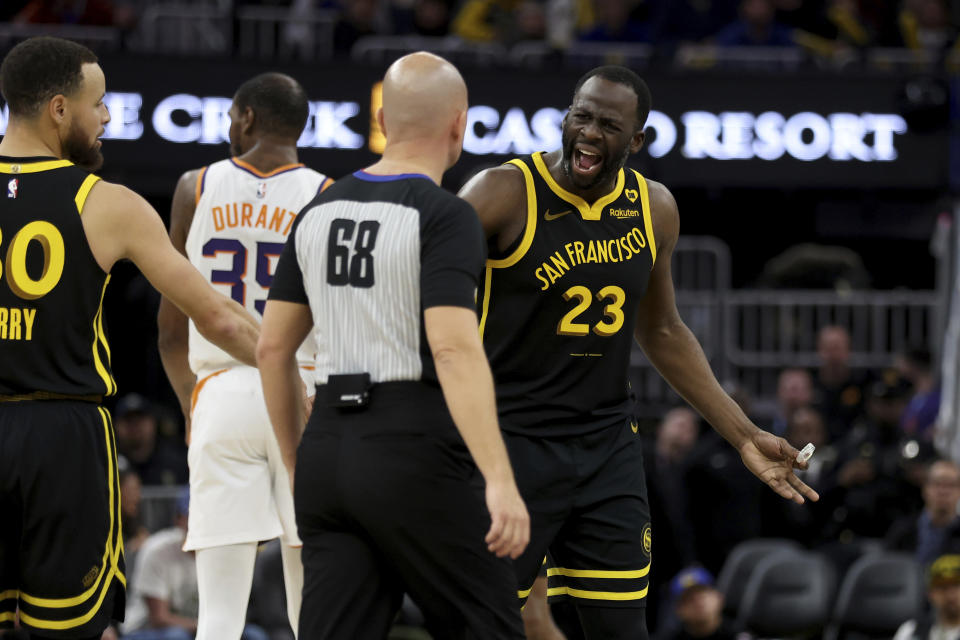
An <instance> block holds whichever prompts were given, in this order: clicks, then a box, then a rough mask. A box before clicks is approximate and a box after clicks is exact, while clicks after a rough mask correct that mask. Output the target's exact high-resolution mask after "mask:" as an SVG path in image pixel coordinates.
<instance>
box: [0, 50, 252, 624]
mask: <svg viewBox="0 0 960 640" xmlns="http://www.w3.org/2000/svg"><path fill="white" fill-rule="evenodd" d="M0 85H2V87H0V88H2V91H3V97H4V99H5V100H6V102H7V106H8V107H9V109H10V119H9V122H8V124H7V131H6V135H5V136H4V138H3V141H2V142H0V177H2V179H3V184H5V185H6V189H5V197H3V195H0V259H2V262H3V264H2V265H0V629H2V628H3V627H4V626H12V624H13V622H14V620H15V618H16V617H17V616H19V619H20V622H21V624H22V625H23V626H24V627H26V628H27V629H28V630H29V632H30V637H31V638H93V637H96V638H99V637H100V636H101V634H102V632H103V630H104V629H105V628H106V626H107V624H108V622H109V620H110V618H111V616H115V617H116V618H118V619H120V620H122V619H123V602H124V586H125V585H126V576H125V571H124V562H123V540H122V539H121V533H120V532H121V527H120V493H119V479H118V478H119V477H118V474H117V458H116V447H115V444H114V434H113V425H112V423H111V421H110V415H109V413H108V412H107V410H106V409H104V408H103V407H102V406H100V405H101V401H102V399H103V397H104V396H109V395H112V394H114V393H116V390H117V383H116V382H115V381H114V379H113V375H112V374H111V370H110V349H109V347H108V345H107V337H106V333H105V331H104V321H103V307H102V305H103V296H104V292H105V291H106V287H107V283H108V282H109V280H110V275H109V274H110V269H111V268H112V267H113V265H114V264H115V263H116V262H117V261H118V260H122V259H129V260H132V261H133V263H134V264H136V265H137V266H138V267H139V268H140V270H141V271H142V272H143V274H144V275H145V276H146V277H147V279H149V280H150V283H151V284H153V285H154V286H155V287H156V288H157V289H158V290H160V292H161V293H163V294H164V295H167V296H170V298H171V300H172V301H173V304H176V305H177V306H178V307H179V308H180V309H182V310H183V312H184V313H187V314H189V315H190V316H191V317H193V318H194V319H195V320H196V321H197V325H198V327H199V328H200V330H201V332H202V333H203V334H204V335H205V336H206V337H207V338H209V339H211V340H213V341H214V342H216V343H217V344H218V345H220V346H221V347H222V348H225V349H227V350H228V351H229V352H230V353H231V354H232V355H233V356H234V357H236V358H237V359H239V360H241V361H243V362H247V363H251V364H252V363H253V356H254V353H253V350H254V346H255V343H256V339H257V325H256V323H255V322H254V320H253V318H252V317H250V315H249V314H247V313H246V312H245V311H244V310H243V308H242V307H240V306H239V305H238V304H236V303H235V302H233V301H231V300H230V299H229V298H226V297H224V296H222V295H220V294H218V293H217V292H216V291H214V290H213V287H211V286H210V283H209V282H207V281H205V280H204V278H203V277H202V276H201V275H200V274H199V273H197V270H196V269H194V268H193V267H191V266H190V263H189V262H188V261H187V260H186V259H185V258H184V257H183V256H181V255H180V254H179V253H177V251H176V250H175V249H174V248H173V246H171V244H170V242H169V241H168V240H167V236H166V230H165V229H164V227H163V222H162V221H161V220H160V216H158V215H157V212H156V211H154V210H153V208H152V207H151V206H150V205H149V204H147V203H146V201H145V200H143V198H141V197H140V196H138V195H137V194H135V193H133V192H132V191H130V190H129V189H127V188H125V187H122V186H120V185H116V184H110V183H108V182H106V181H104V180H101V179H100V178H99V177H97V176H96V175H94V174H92V173H90V171H95V170H97V169H98V168H99V167H100V165H101V164H102V162H103V156H102V155H101V154H100V141H99V140H98V138H99V137H100V136H101V135H103V131H104V127H105V125H106V124H107V123H108V122H109V121H110V114H109V113H108V112H107V107H106V105H104V103H103V96H104V93H105V91H106V81H105V78H104V73H103V70H102V69H101V68H100V66H99V65H98V64H97V57H96V55H94V54H93V52H92V51H90V50H89V49H87V48H86V47H83V46H81V45H78V44H76V43H73V42H69V41H66V40H61V39H58V38H33V39H30V40H27V41H25V42H22V43H20V44H18V45H17V46H16V47H14V48H13V49H12V50H11V51H10V53H8V54H7V56H6V58H4V61H3V65H2V66H0Z"/></svg>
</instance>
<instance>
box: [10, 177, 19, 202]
mask: <svg viewBox="0 0 960 640" xmlns="http://www.w3.org/2000/svg"><path fill="white" fill-rule="evenodd" d="M19 188H20V181H19V180H17V179H16V178H11V179H10V182H8V183H7V197H8V198H16V197H17V189H19Z"/></svg>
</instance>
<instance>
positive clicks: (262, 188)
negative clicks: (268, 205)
mask: <svg viewBox="0 0 960 640" xmlns="http://www.w3.org/2000/svg"><path fill="white" fill-rule="evenodd" d="M257 197H258V198H265V197H267V183H266V182H261V183H260V184H258V185H257Z"/></svg>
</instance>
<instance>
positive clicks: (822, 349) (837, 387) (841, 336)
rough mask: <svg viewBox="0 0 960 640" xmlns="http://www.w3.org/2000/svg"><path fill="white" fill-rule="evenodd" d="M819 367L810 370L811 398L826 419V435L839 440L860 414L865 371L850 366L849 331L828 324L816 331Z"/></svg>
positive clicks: (861, 411) (861, 413)
mask: <svg viewBox="0 0 960 640" xmlns="http://www.w3.org/2000/svg"><path fill="white" fill-rule="evenodd" d="M817 357H818V358H819V360H820V364H819V367H818V368H817V370H816V373H815V374H814V379H813V386H814V402H815V403H816V405H817V407H818V408H819V409H820V412H821V413H822V414H823V416H824V418H826V420H827V430H828V431H829V432H830V439H831V440H833V441H834V442H840V441H841V440H842V439H843V438H844V436H846V434H847V432H848V431H849V430H850V427H851V426H852V425H853V423H854V422H855V421H856V420H857V419H858V418H860V417H861V416H862V415H863V396H864V387H865V386H866V384H867V381H868V377H867V375H866V374H863V373H860V372H857V371H854V370H853V369H852V368H851V367H850V334H849V333H848V332H847V330H846V329H844V328H843V327H840V326H836V325H830V326H826V327H823V328H822V329H820V332H819V333H818V334H817Z"/></svg>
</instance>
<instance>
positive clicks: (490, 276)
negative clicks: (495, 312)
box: [480, 261, 493, 340]
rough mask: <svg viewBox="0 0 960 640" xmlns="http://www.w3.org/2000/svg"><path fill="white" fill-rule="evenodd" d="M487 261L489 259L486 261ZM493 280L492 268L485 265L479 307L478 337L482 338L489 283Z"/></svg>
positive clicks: (487, 306) (488, 304)
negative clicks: (480, 304)
mask: <svg viewBox="0 0 960 640" xmlns="http://www.w3.org/2000/svg"><path fill="white" fill-rule="evenodd" d="M488 262H489V261H488ZM492 282H493V269H492V268H491V267H487V268H486V269H485V273H484V276H483V306H482V307H481V308H480V339H481V340H483V330H484V329H485V328H486V326H487V312H489V311H490V285H491V284H492Z"/></svg>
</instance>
